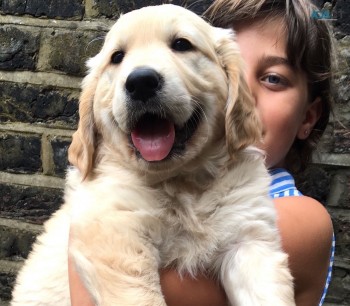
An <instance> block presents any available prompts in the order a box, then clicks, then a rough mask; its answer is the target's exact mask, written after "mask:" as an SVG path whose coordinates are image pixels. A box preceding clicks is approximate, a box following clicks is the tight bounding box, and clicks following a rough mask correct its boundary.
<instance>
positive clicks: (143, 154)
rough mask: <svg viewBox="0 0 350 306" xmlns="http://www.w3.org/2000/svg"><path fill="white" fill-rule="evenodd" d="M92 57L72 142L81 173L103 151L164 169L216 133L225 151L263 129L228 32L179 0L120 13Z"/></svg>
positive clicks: (209, 143)
mask: <svg viewBox="0 0 350 306" xmlns="http://www.w3.org/2000/svg"><path fill="white" fill-rule="evenodd" d="M88 66H89V68H90V73H89V74H88V75H87V77H86V78H85V79H84V82H83V91H82V94H81V98H80V106H79V113H80V122H79V126H78V130H77V132H76V133H75V134H74V136H73V141H72V144H71V147H70V149H69V160H70V162H71V163H72V164H73V165H75V166H77V167H78V168H79V170H80V171H81V173H82V175H83V176H84V177H86V176H87V175H88V174H89V172H90V171H91V170H92V168H93V167H94V165H95V163H96V158H97V159H98V154H101V152H102V151H103V152H104V154H110V155H111V156H112V155H115V156H118V157H117V159H119V161H120V162H125V163H127V164H128V165H129V166H130V167H134V168H135V169H142V170H144V171H160V170H162V169H167V171H169V170H171V169H172V168H175V167H179V166H181V165H185V164H187V163H189V162H190V161H191V160H193V159H195V157H197V156H198V155H200V154H201V152H203V150H205V149H207V148H210V147H211V146H213V145H214V142H215V141H217V140H218V139H219V138H220V137H226V140H227V148H228V151H229V153H230V155H231V156H234V154H235V152H236V151H237V150H240V149H242V148H244V147H246V146H247V145H250V144H253V143H255V142H256V141H257V140H258V139H259V138H260V129H259V121H258V118H257V116H256V113H255V107H254V102H253V100H252V98H251V97H250V95H249V90H248V88H247V85H246V83H245V81H244V78H243V73H242V63H241V59H240V56H239V52H238V48H237V45H236V43H235V42H234V37H233V33H232V32H231V31H229V30H224V29H218V28H214V27H212V26H210V25H209V24H207V23H206V22H205V21H203V20H202V19H201V18H200V17H198V16H197V15H195V14H194V13H192V12H190V11H188V10H186V9H184V8H181V7H179V6H173V5H161V6H155V7H146V8H143V9H140V10H136V11H133V12H130V13H128V14H125V15H123V16H121V17H120V19H119V20H118V21H117V23H116V24H115V25H114V26H113V27H112V29H111V30H110V32H109V33H108V34H107V37H106V40H105V43H104V46H103V48H102V50H101V52H100V53H99V54H97V55H96V56H95V57H94V58H92V59H91V60H89V62H88ZM225 134H226V135H225ZM101 150H102V151H101ZM96 152H98V153H96Z"/></svg>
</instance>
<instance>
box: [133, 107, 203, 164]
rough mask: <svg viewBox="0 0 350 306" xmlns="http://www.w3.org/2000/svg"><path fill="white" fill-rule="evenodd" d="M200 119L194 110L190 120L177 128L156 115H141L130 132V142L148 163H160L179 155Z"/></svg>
mask: <svg viewBox="0 0 350 306" xmlns="http://www.w3.org/2000/svg"><path fill="white" fill-rule="evenodd" d="M201 117H202V112H201V111H200V110H195V111H194V112H193V114H192V116H191V117H190V119H189V120H188V121H187V122H186V123H185V124H184V126H183V127H181V128H179V127H177V126H176V124H175V123H174V122H173V121H172V120H171V119H168V118H162V117H161V116H159V115H157V114H151V113H147V114H145V115H143V116H142V117H141V118H140V119H139V120H138V121H137V123H136V125H135V127H134V128H133V129H132V131H131V141H132V144H133V145H134V147H135V148H136V150H137V153H138V154H139V155H140V157H142V158H143V159H144V160H146V161H149V162H156V161H162V160H164V159H166V158H168V157H170V156H171V155H172V154H181V152H182V151H183V150H184V149H185V145H186V142H187V141H188V140H189V139H190V138H191V137H192V135H193V134H194V132H195V131H196V129H197V127H198V125H199V123H200V121H201Z"/></svg>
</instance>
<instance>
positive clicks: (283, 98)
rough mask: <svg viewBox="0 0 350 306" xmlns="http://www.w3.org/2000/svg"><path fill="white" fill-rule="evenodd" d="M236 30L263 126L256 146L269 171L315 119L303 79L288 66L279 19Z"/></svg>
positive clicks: (245, 25) (281, 159)
mask: <svg viewBox="0 0 350 306" xmlns="http://www.w3.org/2000/svg"><path fill="white" fill-rule="evenodd" d="M235 30H236V32H237V42H238V44H239V46H240V49H241V53H242V56H243V59H244V61H245V65H246V71H245V73H246V79H247V82H248V85H249V87H250V89H251V91H252V93H253V96H254V98H255V100H256V105H257V108H258V111H259V114H260V116H261V120H262V123H263V127H264V141H263V143H262V144H261V145H259V146H260V147H261V148H262V149H264V150H265V151H266V158H267V160H266V163H267V166H268V167H269V168H271V167H283V166H284V162H285V157H286V155H287V153H288V151H289V150H290V148H291V146H292V144H293V142H294V140H295V139H296V138H300V139H305V138H307V136H308V134H307V133H306V132H305V131H306V130H307V129H308V128H310V129H312V127H313V125H312V126H311V125H310V123H311V122H310V119H312V120H314V119H316V117H315V116H313V115H316V114H314V113H311V114H310V106H312V105H313V104H309V103H308V91H307V79H306V76H305V75H304V74H303V73H302V72H300V71H296V70H294V69H293V68H292V67H291V65H290V64H289V61H288V59H287V53H286V35H285V33H284V27H283V21H282V20H281V19H274V20H271V19H270V20H268V21H267V20H266V19H265V20H255V21H254V22H253V23H251V24H242V25H240V26H238V27H237V28H235ZM311 111H312V110H311ZM310 117H312V118H310ZM314 117H315V118H314ZM317 119H318V117H317ZM316 121H317V120H316ZM312 123H313V121H312ZM313 124H314V123H313ZM309 126H310V127H309ZM310 131H311V130H309V132H310Z"/></svg>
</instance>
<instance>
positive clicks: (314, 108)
mask: <svg viewBox="0 0 350 306" xmlns="http://www.w3.org/2000/svg"><path fill="white" fill-rule="evenodd" d="M321 114H322V100H321V98H320V97H317V98H316V99H315V100H314V101H313V102H312V103H311V104H310V105H309V106H308V107H307V110H306V112H305V118H304V121H303V122H302V123H301V125H300V127H299V130H298V133H297V137H298V139H301V140H304V139H306V138H308V137H309V135H310V133H311V131H312V129H313V128H314V126H315V124H316V123H317V121H318V119H320V117H321Z"/></svg>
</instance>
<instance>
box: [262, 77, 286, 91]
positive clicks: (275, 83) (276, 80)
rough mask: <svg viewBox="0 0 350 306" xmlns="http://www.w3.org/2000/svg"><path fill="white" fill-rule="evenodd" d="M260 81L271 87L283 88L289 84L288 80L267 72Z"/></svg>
mask: <svg viewBox="0 0 350 306" xmlns="http://www.w3.org/2000/svg"><path fill="white" fill-rule="evenodd" d="M260 81H261V82H263V83H264V84H265V85H266V86H268V87H271V88H272V89H279V88H284V87H287V86H288V85H289V82H288V80H287V79H285V78H283V77H281V76H279V75H278V74H267V75H265V76H263V77H261V78H260Z"/></svg>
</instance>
